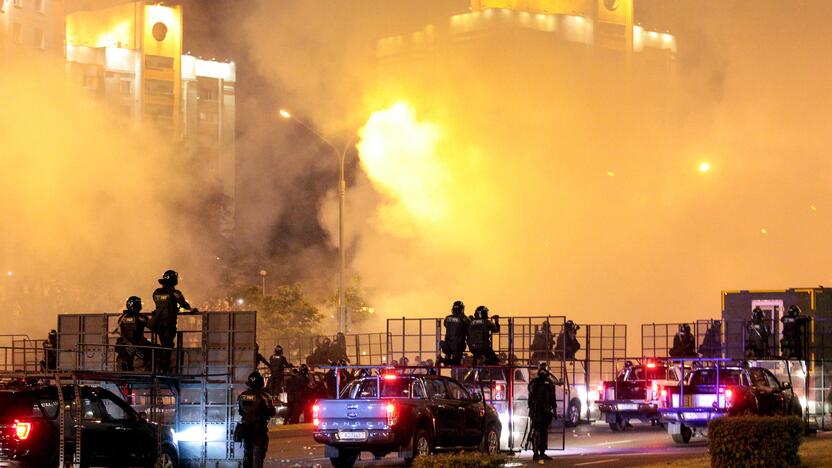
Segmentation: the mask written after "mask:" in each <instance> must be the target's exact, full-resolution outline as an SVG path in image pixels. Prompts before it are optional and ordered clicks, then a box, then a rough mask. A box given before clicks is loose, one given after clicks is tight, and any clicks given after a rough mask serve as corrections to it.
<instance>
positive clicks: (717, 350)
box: [699, 320, 722, 358]
mask: <svg viewBox="0 0 832 468" xmlns="http://www.w3.org/2000/svg"><path fill="white" fill-rule="evenodd" d="M699 354H700V355H701V356H702V357H708V358H718V357H721V356H722V321H721V320H714V321H712V322H711V325H710V326H709V327H708V331H706V332H705V337H704V338H703V339H702V344H701V345H699Z"/></svg>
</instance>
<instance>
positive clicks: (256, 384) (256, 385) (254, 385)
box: [246, 371, 266, 390]
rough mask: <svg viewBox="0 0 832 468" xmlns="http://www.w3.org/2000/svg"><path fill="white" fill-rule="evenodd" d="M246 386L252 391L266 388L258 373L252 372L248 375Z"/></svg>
mask: <svg viewBox="0 0 832 468" xmlns="http://www.w3.org/2000/svg"><path fill="white" fill-rule="evenodd" d="M246 386H247V387H248V388H250V389H252V390H262V389H263V387H265V386H266V382H265V381H264V380H263V376H262V375H261V374H260V373H259V372H257V371H254V372H252V373H251V374H249V375H248V380H246Z"/></svg>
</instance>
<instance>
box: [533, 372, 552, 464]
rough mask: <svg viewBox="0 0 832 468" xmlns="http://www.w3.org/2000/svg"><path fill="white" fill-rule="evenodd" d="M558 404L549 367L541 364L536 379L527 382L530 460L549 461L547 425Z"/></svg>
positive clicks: (549, 423)
mask: <svg viewBox="0 0 832 468" xmlns="http://www.w3.org/2000/svg"><path fill="white" fill-rule="evenodd" d="M557 409H558V404H557V398H556V395H555V382H554V381H553V380H552V378H551V375H550V374H549V366H548V365H547V364H546V363H545V362H541V363H540V366H539V367H538V370H537V377H535V378H533V379H532V380H531V382H529V417H530V418H531V432H530V433H529V439H530V441H531V443H532V450H533V451H534V456H533V457H532V460H534V461H539V462H540V463H543V460H551V457H549V456H548V455H546V450H547V449H548V448H549V425H551V424H552V418H553V417H554V416H555V414H557Z"/></svg>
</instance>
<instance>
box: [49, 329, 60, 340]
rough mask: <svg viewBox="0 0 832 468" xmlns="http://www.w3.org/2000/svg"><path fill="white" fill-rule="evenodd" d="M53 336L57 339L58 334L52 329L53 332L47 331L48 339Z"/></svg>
mask: <svg viewBox="0 0 832 468" xmlns="http://www.w3.org/2000/svg"><path fill="white" fill-rule="evenodd" d="M53 336H54V337H56V338H57V337H58V332H57V331H56V330H54V329H53V330H49V337H50V338H51V337H53Z"/></svg>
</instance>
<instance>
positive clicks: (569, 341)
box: [554, 320, 581, 360]
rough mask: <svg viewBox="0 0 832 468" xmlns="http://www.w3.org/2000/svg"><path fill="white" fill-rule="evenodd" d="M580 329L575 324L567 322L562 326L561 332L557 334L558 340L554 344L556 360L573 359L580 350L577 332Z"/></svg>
mask: <svg viewBox="0 0 832 468" xmlns="http://www.w3.org/2000/svg"><path fill="white" fill-rule="evenodd" d="M580 329H581V327H580V326H579V325H575V322H573V321H571V320H567V321H566V323H565V324H564V325H563V330H561V331H560V333H558V339H557V342H556V343H555V353H554V354H555V357H556V358H557V359H570V360H571V359H575V353H577V352H578V350H579V349H581V343H579V342H578V330H580Z"/></svg>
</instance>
